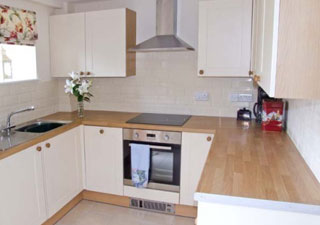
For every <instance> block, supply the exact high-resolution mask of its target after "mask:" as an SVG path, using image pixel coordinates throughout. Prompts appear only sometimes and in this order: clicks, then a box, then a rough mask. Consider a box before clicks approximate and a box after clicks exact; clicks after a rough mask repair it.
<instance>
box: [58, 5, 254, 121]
mask: <svg viewBox="0 0 320 225" xmlns="http://www.w3.org/2000/svg"><path fill="white" fill-rule="evenodd" d="M155 3H156V1H155V0H110V1H101V2H100V1H99V2H91V3H78V4H72V5H71V7H70V10H71V11H72V12H84V11H91V10H102V9H109V8H117V7H127V8H130V9H132V10H135V11H136V12H137V19H138V27H137V37H138V43H139V42H140V41H142V40H145V39H147V38H149V37H152V36H153V35H154V34H155V30H156V21H155V19H156V18H155V15H156V8H155V7H156V4H155ZM197 3H198V1H197V0H179V2H178V4H179V5H178V15H179V17H178V33H179V34H180V37H181V38H182V39H184V40H185V41H187V42H189V43H190V44H191V45H193V46H194V47H196V45H197V39H198V4H197ZM64 82H65V81H64V80H60V81H59V95H60V97H59V109H60V110H62V111H65V110H71V108H70V99H69V98H68V97H67V96H66V95H65V94H64V93H63V85H64ZM197 91H207V92H208V93H209V94H210V99H209V101H207V102H197V101H195V100H194V94H195V92H197ZM92 92H93V94H94V96H95V97H94V98H93V99H92V102H91V103H90V104H87V105H86V108H87V109H95V110H115V111H134V112H159V113H182V114H193V115H208V116H229V117H235V116H236V112H237V110H238V109H239V108H241V107H249V108H250V109H251V108H252V103H250V104H249V103H231V102H230V101H229V96H230V94H231V93H240V92H241V93H253V92H254V93H255V91H254V87H253V85H252V82H251V81H250V80H249V81H248V79H243V78H242V79H241V78H239V79H234V78H232V79H230V78H198V77H197V52H196V51H195V52H178V53H177V52H163V53H138V54H137V75H136V76H134V77H129V78H125V79H118V78H108V79H94V87H93V89H92ZM254 98H255V97H254ZM72 109H74V108H72Z"/></svg>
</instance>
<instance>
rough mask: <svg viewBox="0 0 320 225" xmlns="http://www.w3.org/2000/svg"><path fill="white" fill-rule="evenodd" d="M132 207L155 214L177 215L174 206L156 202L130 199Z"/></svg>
mask: <svg viewBox="0 0 320 225" xmlns="http://www.w3.org/2000/svg"><path fill="white" fill-rule="evenodd" d="M130 207H131V208H135V209H144V210H148V211H153V212H161V213H168V214H175V208H174V204H170V203H165V202H155V201H149V200H143V199H136V198H132V199H130Z"/></svg>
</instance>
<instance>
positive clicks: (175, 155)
mask: <svg viewBox="0 0 320 225" xmlns="http://www.w3.org/2000/svg"><path fill="white" fill-rule="evenodd" d="M131 143H136V144H146V145H149V146H150V168H149V183H148V187H147V188H150V189H157V190H165V191H173V192H179V191H180V165H181V163H180V162H181V146H180V145H173V144H160V143H147V142H136V141H124V146H123V149H124V152H123V153H124V154H123V157H124V159H123V169H124V170H123V171H124V184H125V185H132V181H131V148H130V144H131Z"/></svg>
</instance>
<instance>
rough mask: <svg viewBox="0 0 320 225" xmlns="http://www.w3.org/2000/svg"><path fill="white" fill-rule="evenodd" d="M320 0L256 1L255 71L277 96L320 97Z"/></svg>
mask: <svg viewBox="0 0 320 225" xmlns="http://www.w3.org/2000/svg"><path fill="white" fill-rule="evenodd" d="M319 11H320V4H319V1H318V0H310V1H301V0H290V1H285V0H254V10H253V12H254V13H253V18H254V20H253V38H252V39H253V52H252V59H253V61H252V71H253V74H254V78H255V80H256V81H257V82H258V84H259V85H260V86H261V87H262V88H263V89H264V90H265V91H266V92H267V93H268V94H269V96H270V97H276V98H294V99H319V98H320V89H319V85H318V84H319V71H320V64H319V61H320V51H319V50H318V47H317V46H319V39H320V31H319V26H320V14H319Z"/></svg>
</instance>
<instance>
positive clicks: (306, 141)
mask: <svg viewBox="0 0 320 225" xmlns="http://www.w3.org/2000/svg"><path fill="white" fill-rule="evenodd" d="M287 132H288V134H289V136H290V137H291V139H292V140H293V142H294V143H295V145H296V146H297V148H298V150H299V152H300V153H301V155H302V156H303V158H304V159H305V161H306V162H307V164H308V165H309V167H310V168H311V170H312V171H313V173H314V174H315V176H316V177H317V178H318V180H319V181H320V101H311V100H310V101H307V100H289V112H288V131H287Z"/></svg>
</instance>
